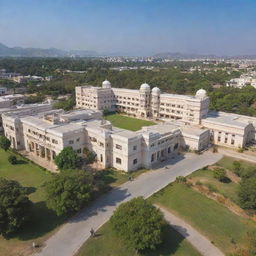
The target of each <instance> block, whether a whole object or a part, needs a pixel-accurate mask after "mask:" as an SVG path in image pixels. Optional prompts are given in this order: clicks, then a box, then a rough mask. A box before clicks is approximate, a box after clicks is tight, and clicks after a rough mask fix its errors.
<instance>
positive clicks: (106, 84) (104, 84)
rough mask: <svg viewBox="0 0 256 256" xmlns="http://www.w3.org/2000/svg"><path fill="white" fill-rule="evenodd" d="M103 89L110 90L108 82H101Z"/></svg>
mask: <svg viewBox="0 0 256 256" xmlns="http://www.w3.org/2000/svg"><path fill="white" fill-rule="evenodd" d="M102 87H103V88H111V83H110V82H109V81H108V80H105V81H103V82H102Z"/></svg>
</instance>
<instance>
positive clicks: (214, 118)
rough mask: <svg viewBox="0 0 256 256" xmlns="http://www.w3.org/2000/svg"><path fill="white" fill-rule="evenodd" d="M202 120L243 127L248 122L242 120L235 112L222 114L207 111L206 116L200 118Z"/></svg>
mask: <svg viewBox="0 0 256 256" xmlns="http://www.w3.org/2000/svg"><path fill="white" fill-rule="evenodd" d="M202 121H203V122H210V123H216V124H220V125H224V126H233V127H236V128H240V129H241V128H242V129H244V128H245V127H246V126H247V125H248V124H249V122H242V121H240V120H239V119H238V117H237V116H236V115H235V114H230V115H229V114H226V115H225V114H222V113H220V112H209V113H208V115H207V117H206V118H204V119H202Z"/></svg>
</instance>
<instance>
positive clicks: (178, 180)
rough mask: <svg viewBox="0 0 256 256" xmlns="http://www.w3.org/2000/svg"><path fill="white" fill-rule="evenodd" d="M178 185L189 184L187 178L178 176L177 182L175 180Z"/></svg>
mask: <svg viewBox="0 0 256 256" xmlns="http://www.w3.org/2000/svg"><path fill="white" fill-rule="evenodd" d="M175 181H176V182H177V183H186V182H187V178H186V177H184V176H178V177H176V180H175Z"/></svg>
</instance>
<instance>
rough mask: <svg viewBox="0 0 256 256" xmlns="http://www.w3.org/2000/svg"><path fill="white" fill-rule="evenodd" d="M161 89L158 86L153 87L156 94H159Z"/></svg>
mask: <svg viewBox="0 0 256 256" xmlns="http://www.w3.org/2000/svg"><path fill="white" fill-rule="evenodd" d="M160 92H161V91H160V89H159V88H158V87H154V88H153V89H152V93H155V94H159V93H160Z"/></svg>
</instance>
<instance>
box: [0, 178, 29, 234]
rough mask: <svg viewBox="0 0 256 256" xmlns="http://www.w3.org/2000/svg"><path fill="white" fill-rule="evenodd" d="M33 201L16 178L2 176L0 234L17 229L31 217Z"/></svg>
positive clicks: (0, 188) (0, 180) (0, 183)
mask: <svg viewBox="0 0 256 256" xmlns="http://www.w3.org/2000/svg"><path fill="white" fill-rule="evenodd" d="M31 206H32V203H31V201H30V200H29V199H28V197H27V195H26V190H25V189H24V188H23V187H22V186H21V185H20V184H19V183H18V182H16V181H14V180H6V179H3V178H0V234H1V235H4V236H6V235H8V234H10V233H13V232H15V231H17V230H18V229H19V228H20V227H21V226H22V224H24V222H25V221H26V220H27V219H28V218H29V216H30V209H31Z"/></svg>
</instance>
